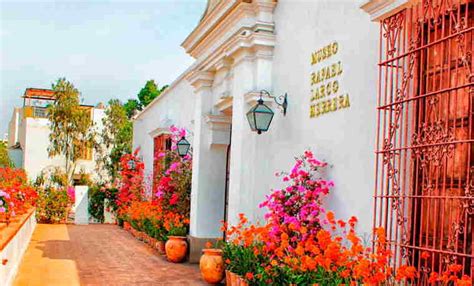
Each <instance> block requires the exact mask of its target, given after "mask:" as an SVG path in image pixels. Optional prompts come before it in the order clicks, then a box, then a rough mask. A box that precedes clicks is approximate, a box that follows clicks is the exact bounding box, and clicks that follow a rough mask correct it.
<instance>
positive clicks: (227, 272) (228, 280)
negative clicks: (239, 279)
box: [225, 270, 232, 286]
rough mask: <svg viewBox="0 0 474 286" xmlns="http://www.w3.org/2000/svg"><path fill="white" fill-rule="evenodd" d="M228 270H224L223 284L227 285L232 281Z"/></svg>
mask: <svg viewBox="0 0 474 286" xmlns="http://www.w3.org/2000/svg"><path fill="white" fill-rule="evenodd" d="M230 273H231V272H230V271H229V270H226V271H225V285H227V286H229V285H232V281H231V279H230Z"/></svg>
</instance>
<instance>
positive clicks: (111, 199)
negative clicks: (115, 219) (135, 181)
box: [89, 185, 118, 223]
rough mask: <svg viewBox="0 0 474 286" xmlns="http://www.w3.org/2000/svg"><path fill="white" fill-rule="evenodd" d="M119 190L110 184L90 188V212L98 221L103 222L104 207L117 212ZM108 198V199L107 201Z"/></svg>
mask: <svg viewBox="0 0 474 286" xmlns="http://www.w3.org/2000/svg"><path fill="white" fill-rule="evenodd" d="M117 193H118V190H117V189H116V188H113V187H111V186H108V185H96V186H92V187H91V188H90V189H89V213H90V215H91V216H92V217H93V218H95V219H96V220H97V221H99V222H101V223H103V222H104V220H105V217H104V207H105V209H107V210H108V211H110V212H113V213H116V211H117V205H116V199H117ZM106 199H107V201H106Z"/></svg>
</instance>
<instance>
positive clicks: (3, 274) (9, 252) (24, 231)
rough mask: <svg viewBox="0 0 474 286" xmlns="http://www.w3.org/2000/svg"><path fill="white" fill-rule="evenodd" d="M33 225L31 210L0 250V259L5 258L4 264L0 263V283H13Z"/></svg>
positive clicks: (34, 223)
mask: <svg viewBox="0 0 474 286" xmlns="http://www.w3.org/2000/svg"><path fill="white" fill-rule="evenodd" d="M35 227H36V214H35V212H33V214H31V216H30V217H29V218H28V220H27V221H26V222H25V223H24V224H23V226H22V227H21V228H20V229H19V230H18V232H17V233H16V234H15V236H14V237H13V238H12V239H11V240H10V242H8V244H7V245H6V246H5V248H4V249H3V250H1V251H0V261H2V260H3V259H7V263H6V264H5V265H0V285H2V286H9V285H12V284H13V280H14V279H15V276H16V273H17V271H18V267H19V266H20V263H21V259H22V257H23V254H24V253H25V251H26V249H27V248H28V244H29V243H30V240H31V236H32V234H33V231H34V230H35Z"/></svg>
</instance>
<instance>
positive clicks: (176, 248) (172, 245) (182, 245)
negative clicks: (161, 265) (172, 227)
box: [165, 236, 188, 263]
mask: <svg viewBox="0 0 474 286" xmlns="http://www.w3.org/2000/svg"><path fill="white" fill-rule="evenodd" d="M165 250H166V257H167V258H168V260H169V261H171V262H174V263H178V262H181V261H183V260H184V258H185V257H186V252H187V251H188V243H187V242H186V237H185V236H170V237H168V241H167V242H166V244H165Z"/></svg>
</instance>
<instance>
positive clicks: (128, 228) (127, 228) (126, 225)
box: [123, 221, 131, 230]
mask: <svg viewBox="0 0 474 286" xmlns="http://www.w3.org/2000/svg"><path fill="white" fill-rule="evenodd" d="M123 228H124V229H125V230H130V229H131V226H130V223H129V222H128V221H124V222H123Z"/></svg>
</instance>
